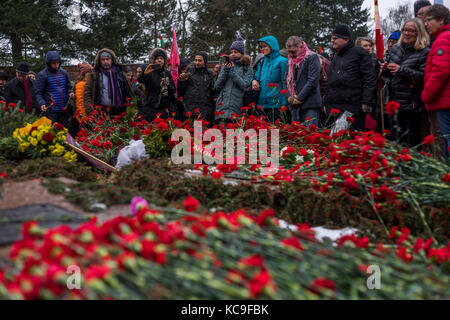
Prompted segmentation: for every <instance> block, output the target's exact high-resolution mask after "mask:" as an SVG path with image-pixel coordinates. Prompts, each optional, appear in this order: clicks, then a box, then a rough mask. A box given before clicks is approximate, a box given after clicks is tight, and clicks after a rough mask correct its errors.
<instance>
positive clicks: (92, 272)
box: [85, 265, 111, 282]
mask: <svg viewBox="0 0 450 320" xmlns="http://www.w3.org/2000/svg"><path fill="white" fill-rule="evenodd" d="M110 273H111V269H110V268H109V267H108V266H105V265H101V266H96V265H94V266H90V267H88V268H87V270H86V273H85V275H86V281H88V282H89V281H90V280H96V279H100V280H101V279H104V278H106V277H107V276H108V275H109V274H110Z"/></svg>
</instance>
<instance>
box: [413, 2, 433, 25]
mask: <svg viewBox="0 0 450 320" xmlns="http://www.w3.org/2000/svg"><path fill="white" fill-rule="evenodd" d="M429 7H431V2H430V1H428V0H418V1H416V2H414V16H415V17H416V18H419V19H420V20H422V22H424V21H423V16H424V14H425V11H427V9H428V8H429Z"/></svg>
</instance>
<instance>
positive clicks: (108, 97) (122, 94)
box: [83, 48, 134, 117]
mask: <svg viewBox="0 0 450 320" xmlns="http://www.w3.org/2000/svg"><path fill="white" fill-rule="evenodd" d="M133 97H134V94H133V89H132V87H131V84H130V82H129V81H128V79H127V75H126V74H125V73H124V72H123V71H122V66H121V65H120V64H119V63H118V60H117V56H116V54H115V53H114V52H113V51H112V50H110V49H106V48H105V49H101V50H100V51H99V52H98V53H97V56H96V58H95V62H94V68H93V69H92V70H91V71H90V72H89V73H88V74H87V78H86V85H85V88H84V98H83V99H84V101H83V104H84V109H85V110H86V113H87V114H91V113H92V111H94V109H95V107H96V106H100V107H101V108H102V110H103V111H104V112H107V113H108V114H109V115H110V116H111V117H115V116H118V115H119V114H122V113H124V112H125V111H126V103H127V98H129V99H131V98H133Z"/></svg>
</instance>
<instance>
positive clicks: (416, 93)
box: [382, 18, 430, 147]
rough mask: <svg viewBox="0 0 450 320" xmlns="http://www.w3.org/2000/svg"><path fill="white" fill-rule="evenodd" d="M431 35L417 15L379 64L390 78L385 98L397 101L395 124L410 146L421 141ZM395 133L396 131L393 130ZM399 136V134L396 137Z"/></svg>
mask: <svg viewBox="0 0 450 320" xmlns="http://www.w3.org/2000/svg"><path fill="white" fill-rule="evenodd" d="M429 43H430V38H429V36H428V34H427V32H426V31H425V27H424V25H423V23H422V21H421V20H420V19H418V18H415V19H411V20H408V21H406V23H405V24H404V26H403V29H402V35H401V37H400V40H399V42H398V43H397V44H396V45H394V46H393V47H392V49H391V51H390V54H389V57H390V60H389V61H386V62H385V63H383V65H382V70H383V76H384V77H386V78H388V79H390V81H389V84H388V94H389V97H388V100H389V101H397V102H398V103H399V104H400V110H399V113H398V124H399V126H400V137H401V138H402V141H403V142H406V143H407V144H408V145H409V146H411V147H413V146H416V145H418V144H420V143H421V140H422V139H421V126H422V123H421V122H422V121H421V118H422V115H423V113H424V112H425V105H424V103H423V102H422V99H421V93H422V91H423V87H424V77H425V66H426V63H427V58H428V53H429V52H430V48H429V47H428V45H429ZM393 134H394V136H395V134H396V132H395V130H394V133H393ZM397 138H398V137H397Z"/></svg>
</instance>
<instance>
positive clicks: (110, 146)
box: [103, 141, 113, 150]
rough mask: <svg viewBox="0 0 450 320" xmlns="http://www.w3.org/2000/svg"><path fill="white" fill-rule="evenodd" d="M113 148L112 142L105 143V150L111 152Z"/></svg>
mask: <svg viewBox="0 0 450 320" xmlns="http://www.w3.org/2000/svg"><path fill="white" fill-rule="evenodd" d="M112 148H113V144H112V142H111V141H106V142H105V143H103V149H105V150H111V149H112Z"/></svg>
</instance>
